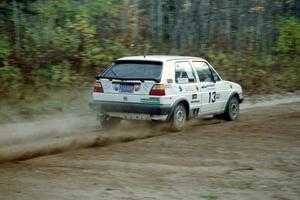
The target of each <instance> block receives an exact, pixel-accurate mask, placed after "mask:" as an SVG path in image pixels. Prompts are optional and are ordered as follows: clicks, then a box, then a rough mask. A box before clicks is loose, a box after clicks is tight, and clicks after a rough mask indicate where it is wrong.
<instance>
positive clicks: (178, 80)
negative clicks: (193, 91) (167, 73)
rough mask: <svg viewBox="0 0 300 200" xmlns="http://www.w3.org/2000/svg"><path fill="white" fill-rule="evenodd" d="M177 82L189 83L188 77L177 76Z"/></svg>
mask: <svg viewBox="0 0 300 200" xmlns="http://www.w3.org/2000/svg"><path fill="white" fill-rule="evenodd" d="M177 82H178V83H189V79H188V78H177Z"/></svg>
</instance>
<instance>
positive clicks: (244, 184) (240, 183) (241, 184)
mask: <svg viewBox="0 0 300 200" xmlns="http://www.w3.org/2000/svg"><path fill="white" fill-rule="evenodd" d="M227 187H229V188H234V189H241V190H244V189H251V188H253V187H254V181H253V180H234V181H230V182H229V183H228V185H227Z"/></svg>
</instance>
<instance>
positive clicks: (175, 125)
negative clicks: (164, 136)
mask: <svg viewBox="0 0 300 200" xmlns="http://www.w3.org/2000/svg"><path fill="white" fill-rule="evenodd" d="M186 118H187V116H186V109H185V107H184V105H183V104H181V103H180V104H178V105H177V106H176V107H175V109H174V112H173V115H172V118H171V130H172V131H176V132H177V131H182V130H183V129H184V126H185V122H186Z"/></svg>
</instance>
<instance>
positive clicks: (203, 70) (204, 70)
mask: <svg viewBox="0 0 300 200" xmlns="http://www.w3.org/2000/svg"><path fill="white" fill-rule="evenodd" d="M193 65H194V67H195V70H196V72H197V74H198V77H199V80H200V82H213V80H212V74H211V71H210V69H209V66H208V65H207V64H206V63H205V62H193Z"/></svg>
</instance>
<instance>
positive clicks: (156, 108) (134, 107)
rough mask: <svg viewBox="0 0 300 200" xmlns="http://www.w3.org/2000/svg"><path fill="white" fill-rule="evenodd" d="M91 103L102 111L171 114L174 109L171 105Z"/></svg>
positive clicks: (95, 108) (97, 109)
mask: <svg viewBox="0 0 300 200" xmlns="http://www.w3.org/2000/svg"><path fill="white" fill-rule="evenodd" d="M89 105H90V107H91V108H92V109H93V110H96V111H98V112H101V113H108V112H119V113H136V114H149V115H169V114H170V113H171V110H172V107H171V106H170V105H152V104H142V103H123V102H111V101H110V102H107V101H92V102H90V104H89Z"/></svg>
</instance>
